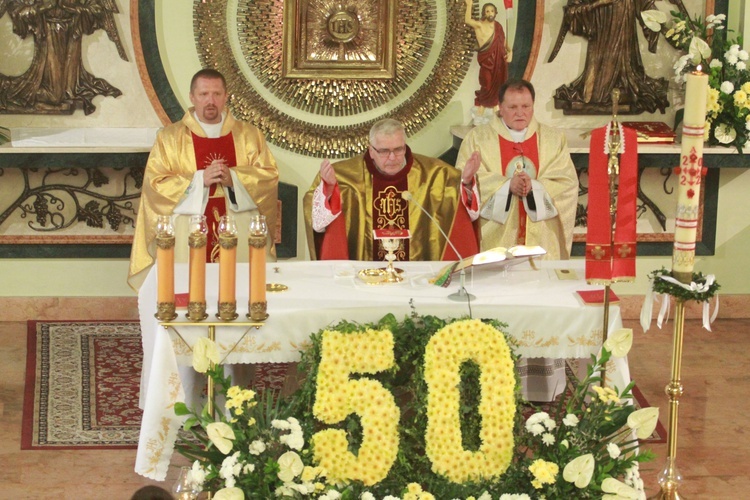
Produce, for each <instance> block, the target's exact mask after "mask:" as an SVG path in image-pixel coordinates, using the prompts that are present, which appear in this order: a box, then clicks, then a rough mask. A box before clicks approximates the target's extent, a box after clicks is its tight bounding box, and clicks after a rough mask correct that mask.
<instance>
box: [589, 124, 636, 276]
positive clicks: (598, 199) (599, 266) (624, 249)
mask: <svg viewBox="0 0 750 500" xmlns="http://www.w3.org/2000/svg"><path fill="white" fill-rule="evenodd" d="M608 130H609V127H602V128H598V129H596V130H594V131H593V132H592V133H591V145H590V147H589V195H588V198H589V199H588V211H587V213H588V215H587V231H586V280H587V281H588V282H590V283H600V284H609V283H611V282H613V281H632V280H633V279H634V278H635V254H636V197H637V194H638V140H637V135H636V132H635V130H633V129H630V128H626V127H623V128H622V129H621V130H622V131H623V136H624V137H623V141H622V143H623V146H624V150H623V151H622V152H621V153H620V155H619V175H618V176H617V201H616V204H617V207H616V214H615V220H614V221H612V220H611V218H610V193H609V173H608V164H609V154H608V153H607V152H606V151H605V149H604V148H605V141H607V131H608ZM613 222H614V231H613V230H612V224H613Z"/></svg>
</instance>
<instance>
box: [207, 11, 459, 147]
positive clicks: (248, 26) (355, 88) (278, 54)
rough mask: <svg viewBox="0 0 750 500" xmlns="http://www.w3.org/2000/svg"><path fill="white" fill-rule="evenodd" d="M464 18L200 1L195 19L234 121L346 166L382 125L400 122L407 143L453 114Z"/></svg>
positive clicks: (283, 144) (446, 13)
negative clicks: (223, 82)
mask: <svg viewBox="0 0 750 500" xmlns="http://www.w3.org/2000/svg"><path fill="white" fill-rule="evenodd" d="M230 5H231V6H232V7H231V11H230ZM463 9H464V6H463V5H462V4H458V3H456V2H452V1H449V0H445V1H441V2H438V3H435V2H429V1H427V0H415V1H413V2H397V1H396V0H348V1H338V2H337V1H332V0H236V2H234V1H233V2H229V1H228V0H212V1H211V2H208V3H202V2H201V1H200V0H195V3H194V11H193V12H194V31H195V34H196V35H195V36H196V43H197V47H198V53H199V56H200V58H201V63H202V65H203V66H204V67H211V68H215V69H218V70H219V71H221V72H222V73H223V74H224V75H225V77H226V78H227V87H228V90H229V93H230V95H231V98H230V101H229V105H230V107H231V109H232V111H233V113H234V114H235V116H237V117H238V118H239V119H242V120H246V121H249V122H251V123H253V124H254V125H256V126H257V127H258V128H259V129H260V130H261V132H263V134H264V135H265V136H266V138H267V140H268V141H269V142H271V143H273V144H275V145H277V146H279V147H282V148H285V149H288V150H290V151H294V152H297V153H301V154H304V155H308V156H316V157H327V158H346V157H350V156H353V155H356V154H359V153H361V152H363V151H364V150H365V149H366V148H367V144H368V140H367V134H368V132H369V129H370V126H371V125H372V123H374V122H375V121H377V120H379V119H381V118H384V117H386V116H388V117H392V118H395V119H397V120H399V121H401V122H402V123H403V124H404V126H405V128H406V132H407V134H408V135H412V134H414V133H415V132H417V131H419V130H420V129H421V128H423V127H424V126H425V125H427V124H428V123H429V122H430V121H431V120H432V119H434V118H435V117H436V116H437V114H438V113H439V112H440V111H442V109H443V108H444V107H445V106H446V105H447V104H448V102H449V101H450V99H451V98H452V97H453V95H454V94H455V92H456V90H457V88H458V86H459V85H460V84H461V82H462V80H463V78H464V76H465V75H466V71H467V69H468V66H469V63H470V60H471V47H472V43H473V40H472V38H471V33H469V32H468V31H467V30H466V28H465V26H464V24H463V14H464V12H463ZM443 20H444V21H445V22H438V21H443ZM292 24H293V25H292ZM285 25H286V30H287V31H286V37H285ZM440 41H441V42H442V43H441V44H440V45H438V42H440ZM285 51H286V57H285Z"/></svg>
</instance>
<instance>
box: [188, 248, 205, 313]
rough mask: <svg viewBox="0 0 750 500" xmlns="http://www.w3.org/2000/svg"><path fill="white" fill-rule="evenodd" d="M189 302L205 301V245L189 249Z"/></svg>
mask: <svg viewBox="0 0 750 500" xmlns="http://www.w3.org/2000/svg"><path fill="white" fill-rule="evenodd" d="M189 297H190V298H189V300H190V302H205V301H206V245H203V246H201V247H196V248H193V247H190V295H189Z"/></svg>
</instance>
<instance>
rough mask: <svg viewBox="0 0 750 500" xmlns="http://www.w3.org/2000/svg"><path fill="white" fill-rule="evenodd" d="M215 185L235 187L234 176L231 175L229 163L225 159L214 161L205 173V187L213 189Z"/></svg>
mask: <svg viewBox="0 0 750 500" xmlns="http://www.w3.org/2000/svg"><path fill="white" fill-rule="evenodd" d="M214 184H221V185H222V186H224V187H230V188H231V187H234V182H233V181H232V174H230V173H229V167H228V166H227V161H226V160H224V159H223V158H218V159H216V160H213V161H212V162H211V164H210V165H209V166H207V167H206V169H205V170H204V171H203V185H204V186H206V187H211V186H212V185H214Z"/></svg>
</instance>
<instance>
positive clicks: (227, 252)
mask: <svg viewBox="0 0 750 500" xmlns="http://www.w3.org/2000/svg"><path fill="white" fill-rule="evenodd" d="M236 268H237V247H236V246H234V247H233V248H224V247H221V248H220V250H219V302H235V301H236V295H235V285H236V278H237V275H236V273H237V270H236Z"/></svg>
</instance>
